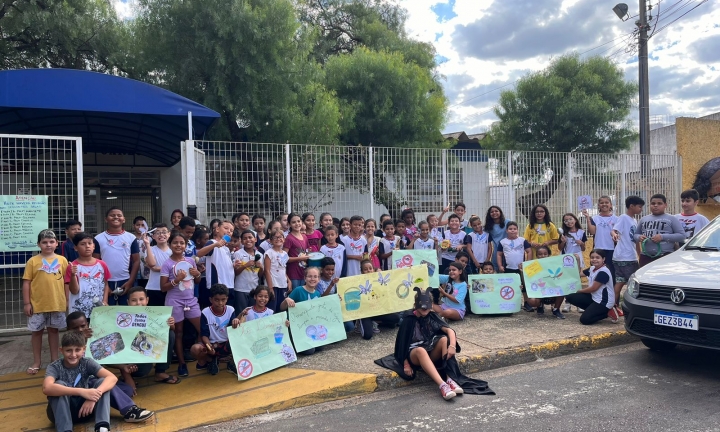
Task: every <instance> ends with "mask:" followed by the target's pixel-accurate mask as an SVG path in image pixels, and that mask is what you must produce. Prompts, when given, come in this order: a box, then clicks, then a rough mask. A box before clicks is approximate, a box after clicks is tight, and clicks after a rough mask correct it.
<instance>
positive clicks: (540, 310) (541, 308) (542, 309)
mask: <svg viewBox="0 0 720 432" xmlns="http://www.w3.org/2000/svg"><path fill="white" fill-rule="evenodd" d="M537 313H538V315H545V305H542V304H541V305H540V306H538V308H537Z"/></svg>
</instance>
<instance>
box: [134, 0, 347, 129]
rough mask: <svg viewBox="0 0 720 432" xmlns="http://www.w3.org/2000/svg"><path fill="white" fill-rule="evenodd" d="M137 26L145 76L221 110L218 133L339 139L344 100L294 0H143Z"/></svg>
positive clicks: (136, 22)
mask: <svg viewBox="0 0 720 432" xmlns="http://www.w3.org/2000/svg"><path fill="white" fill-rule="evenodd" d="M134 26H135V34H136V38H137V41H138V48H139V50H140V51H141V52H140V54H139V56H138V57H140V58H142V59H144V61H145V65H143V67H142V69H145V70H148V71H149V73H148V74H147V75H146V76H145V77H144V79H146V80H148V81H150V82H153V83H155V84H158V85H162V86H164V87H167V88H168V89H169V90H172V91H174V92H177V93H179V94H182V95H183V96H186V97H188V98H191V99H193V100H195V101H197V102H199V103H202V104H204V105H206V106H208V107H210V108H212V109H214V110H216V111H218V112H219V113H220V114H221V117H222V118H221V122H220V124H219V125H218V126H216V127H215V128H214V131H213V137H214V138H217V139H226V140H227V139H229V140H233V141H242V142H245V141H258V142H287V141H290V142H304V143H332V142H334V141H335V140H336V139H337V135H338V133H339V126H338V122H339V117H340V112H339V108H338V106H337V100H336V99H335V97H334V96H333V95H332V93H330V92H328V91H327V90H326V89H325V87H324V86H323V80H324V71H323V70H322V68H321V67H320V66H319V65H318V64H316V63H315V62H314V61H313V60H312V58H311V56H310V50H311V44H312V39H311V36H310V35H309V34H307V33H306V32H304V31H303V29H301V28H300V25H299V23H298V21H297V19H296V14H295V9H294V7H293V4H292V3H291V1H290V0H208V1H203V2H194V1H191V2H189V1H181V0H141V2H140V10H139V14H138V17H137V18H136V20H135V23H134Z"/></svg>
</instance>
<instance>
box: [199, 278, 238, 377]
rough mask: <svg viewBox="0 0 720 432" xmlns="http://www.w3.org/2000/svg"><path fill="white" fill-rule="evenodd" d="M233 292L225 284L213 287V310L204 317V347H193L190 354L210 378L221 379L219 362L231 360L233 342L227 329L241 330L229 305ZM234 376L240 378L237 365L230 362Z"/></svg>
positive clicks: (201, 330)
mask: <svg viewBox="0 0 720 432" xmlns="http://www.w3.org/2000/svg"><path fill="white" fill-rule="evenodd" d="M229 293H230V290H228V287H226V286H225V285H223V284H215V285H213V286H211V287H210V307H206V308H205V309H203V310H202V313H201V314H200V338H201V342H202V343H198V344H195V345H193V346H192V348H191V349H190V353H191V354H192V355H193V357H195V358H196V359H197V363H196V364H195V368H196V369H197V370H204V369H207V370H208V372H210V375H217V373H218V371H219V370H220V367H219V366H218V361H219V359H220V358H221V357H231V356H232V352H231V351H230V342H229V341H228V335H227V327H228V326H229V325H232V327H233V328H237V326H238V325H240V320H239V319H238V318H236V313H235V308H234V307H232V306H228V305H227V301H228V296H229ZM227 369H228V371H230V373H233V374H235V375H237V369H236V368H235V363H234V362H233V361H232V360H230V361H229V362H228V364H227Z"/></svg>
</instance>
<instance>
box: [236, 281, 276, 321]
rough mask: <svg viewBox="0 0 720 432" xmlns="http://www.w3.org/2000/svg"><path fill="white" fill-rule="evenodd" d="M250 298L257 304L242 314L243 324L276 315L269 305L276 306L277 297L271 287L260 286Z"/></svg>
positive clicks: (251, 293)
mask: <svg viewBox="0 0 720 432" xmlns="http://www.w3.org/2000/svg"><path fill="white" fill-rule="evenodd" d="M250 296H251V297H252V298H253V299H254V300H255V304H254V305H252V306H250V307H248V308H245V309H244V310H242V311H241V312H240V321H241V322H243V321H252V320H256V319H260V318H265V317H269V316H270V315H272V314H273V313H275V311H273V310H272V309H270V308H269V307H268V305H269V304H270V305H272V304H275V295H274V293H273V290H271V289H270V288H269V287H267V286H265V285H259V286H258V287H257V288H255V289H254V290H252V291H251V292H250Z"/></svg>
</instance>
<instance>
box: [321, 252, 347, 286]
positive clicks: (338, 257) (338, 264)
mask: <svg viewBox="0 0 720 432" xmlns="http://www.w3.org/2000/svg"><path fill="white" fill-rule="evenodd" d="M320 253H322V254H323V255H325V256H326V257H328V258H332V260H333V261H335V273H334V274H333V278H339V277H340V275H341V274H342V270H343V261H344V259H345V246H343V245H341V244H338V245H337V246H335V247H330V246H328V245H326V244H324V245H322V246H321V247H320Z"/></svg>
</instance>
